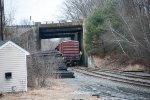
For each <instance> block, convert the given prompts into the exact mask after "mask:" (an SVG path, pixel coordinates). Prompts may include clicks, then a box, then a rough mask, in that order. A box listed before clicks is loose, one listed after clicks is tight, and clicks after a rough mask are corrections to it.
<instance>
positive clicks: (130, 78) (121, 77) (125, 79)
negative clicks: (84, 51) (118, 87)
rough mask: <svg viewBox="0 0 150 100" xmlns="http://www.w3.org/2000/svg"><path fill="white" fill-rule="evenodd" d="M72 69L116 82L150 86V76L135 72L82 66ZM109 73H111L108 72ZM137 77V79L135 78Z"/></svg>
mask: <svg viewBox="0 0 150 100" xmlns="http://www.w3.org/2000/svg"><path fill="white" fill-rule="evenodd" d="M71 70H73V71H76V72H79V73H83V74H86V75H89V76H92V77H97V78H101V79H106V80H110V81H114V82H119V83H125V84H130V85H135V86H140V87H145V88H150V76H142V75H137V76H136V75H135V74H127V73H126V74H122V73H120V72H119V73H118V72H113V71H111V72H110V71H107V72H104V71H103V72H102V71H88V70H84V69H81V68H71ZM108 73H109V74H108ZM134 78H135V79H134Z"/></svg>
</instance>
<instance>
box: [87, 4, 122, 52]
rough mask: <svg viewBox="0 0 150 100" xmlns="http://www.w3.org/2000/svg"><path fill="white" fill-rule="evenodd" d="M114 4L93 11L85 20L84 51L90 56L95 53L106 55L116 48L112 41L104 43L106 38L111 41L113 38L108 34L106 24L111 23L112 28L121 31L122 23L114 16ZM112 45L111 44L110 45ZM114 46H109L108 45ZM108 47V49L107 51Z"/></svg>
mask: <svg viewBox="0 0 150 100" xmlns="http://www.w3.org/2000/svg"><path fill="white" fill-rule="evenodd" d="M114 4H115V3H112V4H108V5H107V6H105V7H100V8H97V9H95V10H94V11H93V12H92V13H91V15H89V16H88V17H87V19H86V24H85V27H86V33H85V37H86V40H85V43H86V50H87V52H88V53H90V54H93V53H94V54H97V53H107V52H109V51H111V50H112V49H114V48H116V44H115V43H113V41H109V42H108V41H106V38H104V37H106V36H108V37H110V38H111V40H113V39H112V38H113V36H112V34H111V32H110V29H109V27H108V25H107V22H108V21H110V22H111V23H112V27H113V28H115V29H117V30H119V31H123V29H122V21H121V20H120V19H119V18H118V17H117V15H116V14H115V5H114ZM112 43H113V44H112ZM109 44H111V45H114V46H112V48H111V46H110V45H109ZM107 46H110V49H108V48H109V47H107Z"/></svg>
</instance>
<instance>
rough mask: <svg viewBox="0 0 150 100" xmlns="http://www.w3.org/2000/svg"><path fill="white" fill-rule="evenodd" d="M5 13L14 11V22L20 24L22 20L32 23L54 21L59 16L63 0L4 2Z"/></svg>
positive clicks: (12, 0) (10, 0)
mask: <svg viewBox="0 0 150 100" xmlns="http://www.w3.org/2000/svg"><path fill="white" fill-rule="evenodd" d="M4 1H5V2H4V4H5V13H6V14H7V12H10V11H12V10H15V11H14V15H15V22H16V23H20V22H21V20H23V19H30V16H32V21H35V22H37V21H40V22H44V21H55V20H57V19H58V15H60V12H61V11H60V9H61V8H62V4H63V1H64V0H4Z"/></svg>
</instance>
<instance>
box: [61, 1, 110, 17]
mask: <svg viewBox="0 0 150 100" xmlns="http://www.w3.org/2000/svg"><path fill="white" fill-rule="evenodd" d="M109 1H111V0H65V2H64V5H65V7H64V11H65V16H66V18H67V19H83V18H86V17H87V16H88V15H89V14H90V13H91V11H92V10H93V9H95V8H96V7H98V6H104V5H105V4H106V3H108V2H109Z"/></svg>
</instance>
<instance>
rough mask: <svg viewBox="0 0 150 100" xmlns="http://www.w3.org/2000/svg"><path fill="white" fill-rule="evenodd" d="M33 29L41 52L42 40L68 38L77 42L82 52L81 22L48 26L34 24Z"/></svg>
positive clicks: (38, 23)
mask: <svg viewBox="0 0 150 100" xmlns="http://www.w3.org/2000/svg"><path fill="white" fill-rule="evenodd" d="M35 28H36V33H37V49H38V50H41V40H42V39H52V38H65V37H70V38H71V40H77V41H79V47H80V51H82V52H84V46H83V45H84V44H83V43H84V42H83V21H73V22H60V23H50V24H41V23H40V22H36V23H35ZM83 54H84V53H83ZM83 61H84V57H83Z"/></svg>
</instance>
